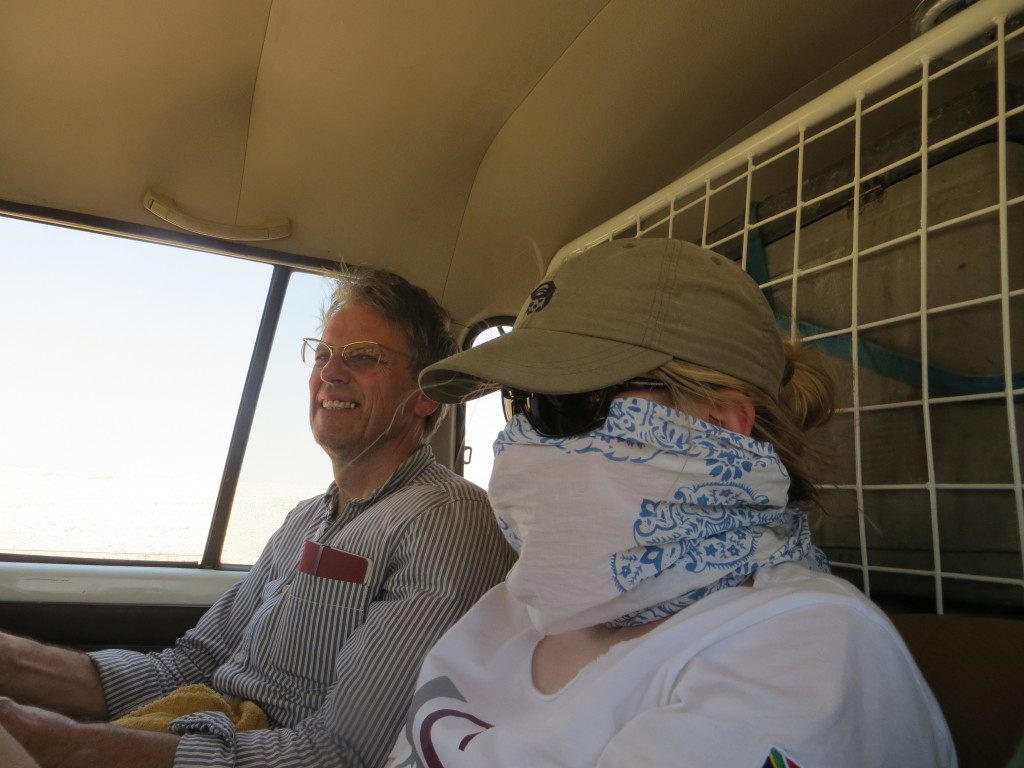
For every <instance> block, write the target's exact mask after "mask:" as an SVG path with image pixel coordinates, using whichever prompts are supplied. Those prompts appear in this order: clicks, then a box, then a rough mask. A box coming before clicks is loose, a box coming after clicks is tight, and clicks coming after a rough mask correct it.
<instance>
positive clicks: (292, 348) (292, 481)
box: [221, 273, 333, 564]
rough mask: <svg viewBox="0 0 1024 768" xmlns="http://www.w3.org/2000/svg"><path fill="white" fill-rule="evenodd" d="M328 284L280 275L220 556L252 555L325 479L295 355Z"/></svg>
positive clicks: (327, 467) (246, 560) (326, 469)
mask: <svg viewBox="0 0 1024 768" xmlns="http://www.w3.org/2000/svg"><path fill="white" fill-rule="evenodd" d="M331 287H332V286H331V283H330V281H329V280H327V279H325V278H322V277H319V276H316V275H309V274H302V273H293V274H292V276H291V278H290V279H289V281H288V293H287V295H286V297H285V301H284V307H283V308H282V310H281V318H280V320H279V321H278V324H277V332H276V333H275V334H274V346H273V349H272V350H271V353H270V360H269V362H268V364H267V373H266V376H265V378H264V379H263V387H262V389H261V391H260V399H259V404H258V405H257V407H256V417H255V420H254V421H253V425H252V433H251V434H250V436H249V442H248V444H247V446H246V451H245V460H244V462H243V464H242V472H241V474H240V476H239V480H238V488H237V490H236V491H235V501H234V504H233V505H232V507H231V518H230V520H229V522H228V531H227V538H226V539H225V541H224V549H223V554H222V557H221V560H222V562H224V563H229V564H251V563H253V562H255V560H256V558H257V557H258V556H259V553H260V552H261V551H262V549H263V545H264V544H266V542H267V539H269V538H270V535H271V534H272V533H273V532H274V531H275V530H277V528H278V527H279V526H280V525H281V523H282V521H283V520H284V517H285V515H286V514H287V513H288V512H289V510H291V509H292V508H293V507H294V506H295V505H296V503H298V502H299V501H301V500H303V499H307V498H309V497H310V496H315V495H317V494H321V493H323V492H324V491H325V490H327V486H328V485H330V483H331V481H332V480H333V475H332V473H331V460H330V458H328V456H327V454H325V453H324V451H323V449H322V448H321V447H320V446H319V445H317V444H316V443H315V442H314V440H313V435H312V434H311V432H310V429H309V389H308V382H309V374H310V369H309V368H308V367H307V366H306V364H305V363H303V362H302V355H301V344H302V341H301V340H302V339H303V338H304V337H310V336H312V337H314V338H319V336H320V333H319V331H320V308H321V307H322V306H323V305H324V303H325V301H326V299H327V296H328V294H329V292H330V289H331Z"/></svg>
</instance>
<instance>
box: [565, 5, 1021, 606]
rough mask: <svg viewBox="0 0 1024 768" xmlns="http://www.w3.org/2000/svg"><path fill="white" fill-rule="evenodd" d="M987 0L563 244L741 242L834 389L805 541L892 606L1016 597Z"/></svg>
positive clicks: (991, 25) (1008, 49)
mask: <svg viewBox="0 0 1024 768" xmlns="http://www.w3.org/2000/svg"><path fill="white" fill-rule="evenodd" d="M1022 8H1024V3H1022V2H1021V1H1020V0H1016V2H1009V1H1003V0H982V2H979V3H977V4H976V5H973V6H971V7H969V8H967V9H966V10H965V11H963V12H961V13H960V14H959V15H957V16H956V17H954V18H953V19H951V20H949V21H946V22H944V23H943V24H941V25H940V26H938V27H936V28H935V29H934V30H932V31H931V32H929V33H928V34H926V35H924V36H922V37H921V38H919V39H918V40H916V41H914V42H913V43H911V44H910V45H908V46H906V47H905V48H903V49H901V50H900V51H897V52H896V53H895V54H893V55H892V56H889V57H887V58H886V59H884V60H882V61H881V62H878V63H877V64H876V65H875V66H874V67H872V68H870V69H868V70H866V71H865V72H863V73H861V74H860V75H859V76H857V77H855V78H852V79H851V80H849V81H847V82H846V83H844V84H842V85H841V86H839V87H837V88H836V89H834V90H833V91H831V92H829V93H828V94H825V95H824V96H822V97H821V98H819V99H816V100H814V101H813V102H811V103H810V104H808V105H806V106H805V107H804V108H802V109H800V110H798V111H797V112H795V113H793V114H792V115H790V116H789V117H787V118H784V119H783V120H780V121H779V122H777V123H775V124H774V125H772V126H771V127H769V128H767V129H766V130H764V131H762V132H761V133H759V134H757V135H756V136H754V137H753V138H752V139H750V140H749V141H746V142H744V143H743V144H741V145H739V146H737V147H735V148H734V149H732V150H730V151H728V152H726V153H724V154H723V155H721V156H720V157H718V158H716V159H715V160H712V161H711V162H709V163H707V164H705V165H704V166H702V167H701V168H698V169H697V170H695V171H693V172H692V173H688V174H686V175H685V176H684V177H683V178H681V179H679V180H678V181H677V182H675V183H674V184H672V185H670V186H669V187H666V188H665V189H663V190H661V191H660V192H658V193H657V194H655V195H652V196H651V197H649V198H647V199H646V200H644V201H642V202H641V203H639V204H637V205H636V206H634V207H633V208H631V209H629V210H628V211H625V212H624V213H622V214H621V215H619V216H616V217H614V218H612V219H611V220H609V221H608V222H606V223H605V224H604V225H602V226H601V227H598V228H596V229H595V230H593V231H591V232H590V233H588V234H586V235H584V236H583V237H581V238H579V239H578V240H576V241H574V242H573V243H570V244H569V245H567V246H566V247H565V248H563V249H562V250H561V251H560V252H559V254H558V255H557V256H556V263H557V261H558V260H560V259H562V258H564V257H566V256H568V255H571V254H575V253H579V252H581V251H584V250H586V249H587V248H590V247H592V246H593V245H596V244H597V243H599V242H604V241H606V240H609V239H616V238H620V237H637V236H640V237H666V236H667V237H675V238H678V239H681V240H688V241H692V242H696V243H700V244H702V245H705V246H707V247H710V248H713V249H715V250H717V251H719V252H721V253H723V254H726V255H728V256H730V257H732V258H734V259H736V260H740V261H741V262H742V263H743V264H744V266H745V267H746V269H747V270H748V271H749V272H750V273H751V274H752V275H753V276H754V277H755V278H757V280H758V282H760V283H761V284H762V286H763V288H764V290H765V292H766V295H767V296H768V298H769V300H770V301H771V303H772V304H773V306H774V308H775V310H776V313H777V315H778V318H779V322H780V326H781V327H783V328H784V329H786V330H788V332H789V333H791V334H792V335H793V336H797V335H799V336H802V337H803V338H804V340H805V341H806V342H809V343H812V344H814V345H815V346H818V347H820V348H822V349H823V350H824V351H825V352H826V353H827V356H826V359H827V360H828V361H829V365H830V367H831V370H832V373H833V375H834V376H835V378H836V379H837V381H838V383H839V393H840V401H839V405H840V410H839V412H838V413H837V417H836V418H835V419H834V421H833V423H832V424H831V425H830V426H829V428H828V429H827V435H826V436H825V439H826V441H827V443H828V446H829V448H830V449H831V451H832V452H833V453H834V455H835V456H836V457H837V459H836V463H835V466H834V467H830V468H828V469H827V470H826V471H825V473H824V475H823V479H824V480H825V482H826V486H825V487H826V490H825V493H824V495H823V506H824V507H825V511H826V514H825V515H824V516H823V517H822V519H821V522H820V524H819V525H818V531H817V535H818V541H819V543H820V544H821V545H822V546H823V547H824V548H825V549H826V551H827V552H828V553H829V555H830V557H831V559H832V562H833V567H834V568H835V569H836V571H837V573H840V574H841V575H844V576H847V577H849V578H850V579H851V580H853V581H855V582H856V583H858V584H860V585H861V586H862V587H863V588H864V589H865V591H867V592H868V593H869V594H871V595H872V596H873V597H875V598H876V599H878V600H880V601H882V602H883V603H887V604H888V605H890V606H892V607H905V608H912V609H923V610H936V611H938V612H940V613H941V612H944V611H945V610H948V609H950V608H953V607H955V608H958V609H962V608H971V609H979V608H980V609H983V610H992V611H994V612H1007V611H1009V612H1019V611H1021V610H1022V609H1024V559H1022V551H1024V494H1022V486H1021V458H1020V457H1021V450H1022V447H1024V434H1022V433H1024V56H1022V53H1024V29H1018V28H1017V27H1018V23H1017V18H1016V17H1015V15H1014V14H1017V13H1019V12H1021V10H1022Z"/></svg>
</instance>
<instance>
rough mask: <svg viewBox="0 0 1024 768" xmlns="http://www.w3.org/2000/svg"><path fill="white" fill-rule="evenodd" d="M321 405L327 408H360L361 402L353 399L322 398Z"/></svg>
mask: <svg viewBox="0 0 1024 768" xmlns="http://www.w3.org/2000/svg"><path fill="white" fill-rule="evenodd" d="M320 407H321V408H325V409H327V410H335V409H338V408H341V409H346V408H358V407H359V403H353V402H352V401H351V400H322V401H321V402H320Z"/></svg>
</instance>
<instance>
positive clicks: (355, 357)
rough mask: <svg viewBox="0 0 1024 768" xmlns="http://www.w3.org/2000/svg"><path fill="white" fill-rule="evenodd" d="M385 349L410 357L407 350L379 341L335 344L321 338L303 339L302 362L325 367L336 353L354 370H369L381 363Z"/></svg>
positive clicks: (310, 365)
mask: <svg viewBox="0 0 1024 768" xmlns="http://www.w3.org/2000/svg"><path fill="white" fill-rule="evenodd" d="M385 350H386V351H388V352H393V353H394V354H396V355H402V356H403V357H409V355H408V354H406V353H405V352H402V351H400V350H397V349H392V348H391V347H385V346H384V345H383V344H381V343H380V342H379V341H350V342H349V343H348V344H341V345H338V346H334V345H332V344H328V343H327V342H326V341H321V340H320V339H303V340H302V362H304V363H305V364H306V365H308V366H309V367H310V368H323V367H324V366H325V365H327V363H329V362H330V361H331V358H332V357H333V356H334V355H341V359H342V360H343V361H344V362H345V365H347V366H348V367H349V368H351V369H352V370H353V371H368V370H370V369H372V368H376V367H377V366H378V365H380V364H381V360H382V359H383V357H384V351H385Z"/></svg>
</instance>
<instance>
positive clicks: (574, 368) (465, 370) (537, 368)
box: [420, 328, 672, 403]
mask: <svg viewBox="0 0 1024 768" xmlns="http://www.w3.org/2000/svg"><path fill="white" fill-rule="evenodd" d="M671 359H672V356H671V355H669V354H667V353H665V352H656V351H654V350H652V349H646V348H644V347H637V346H634V345H632V344H624V343H622V342H618V341H610V340H609V339H600V338H595V337H591V336H581V335H579V334H576V333H563V332H561V331H550V330H544V329H540V328H516V329H514V330H513V331H512V332H511V333H508V334H506V335H504V336H499V337H498V338H496V339H493V340H491V341H488V342H485V343H483V344H481V345H480V346H478V347H473V348H472V349H468V350H466V351H465V352H460V353H459V354H457V355H453V356H451V357H449V358H445V359H444V360H441V361H439V362H436V363H434V364H433V365H430V366H428V367H426V368H425V369H423V371H422V373H420V387H421V388H422V389H423V391H424V392H425V393H426V394H427V396H428V397H430V398H431V399H432V400H436V401H437V402H439V403H460V402H462V401H464V400H472V399H473V398H475V397H480V396H481V395H485V394H487V393H488V392H492V391H494V390H495V389H497V388H499V387H508V388H510V389H519V390H523V391H526V392H541V393H544V394H550V395H564V394H570V393H573V392H589V391H591V390H594V389H600V388H602V387H607V386H609V385H611V384H617V383H619V382H620V381H626V380H627V379H630V378H632V377H634V376H640V375H642V374H644V373H647V372H649V371H652V370H654V369H655V368H657V367H659V366H661V365H664V364H665V363H667V362H668V361H669V360H671Z"/></svg>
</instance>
